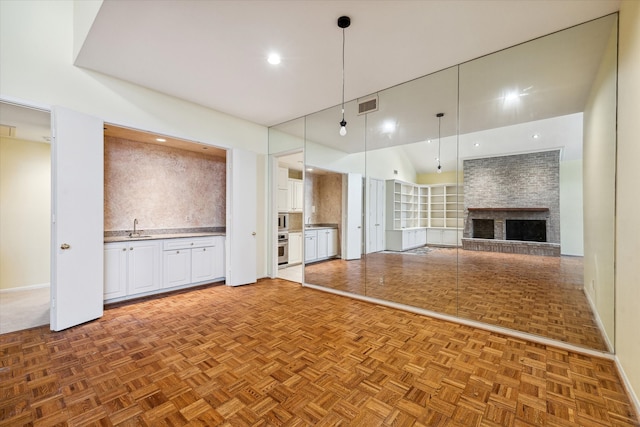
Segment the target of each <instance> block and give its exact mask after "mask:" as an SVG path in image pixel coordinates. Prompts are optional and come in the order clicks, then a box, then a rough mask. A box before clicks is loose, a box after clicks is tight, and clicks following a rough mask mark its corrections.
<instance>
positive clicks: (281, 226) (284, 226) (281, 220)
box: [278, 213, 289, 232]
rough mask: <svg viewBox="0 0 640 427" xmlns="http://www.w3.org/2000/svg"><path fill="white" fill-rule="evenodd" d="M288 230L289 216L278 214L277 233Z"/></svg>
mask: <svg viewBox="0 0 640 427" xmlns="http://www.w3.org/2000/svg"><path fill="white" fill-rule="evenodd" d="M288 229H289V214H288V213H279V214H278V232H281V231H287V230H288Z"/></svg>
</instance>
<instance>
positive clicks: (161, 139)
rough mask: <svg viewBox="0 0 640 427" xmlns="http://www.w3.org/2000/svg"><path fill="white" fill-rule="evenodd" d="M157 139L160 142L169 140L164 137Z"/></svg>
mask: <svg viewBox="0 0 640 427" xmlns="http://www.w3.org/2000/svg"><path fill="white" fill-rule="evenodd" d="M156 141H158V142H167V140H166V139H164V138H156Z"/></svg>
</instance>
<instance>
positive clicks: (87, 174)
mask: <svg viewBox="0 0 640 427" xmlns="http://www.w3.org/2000/svg"><path fill="white" fill-rule="evenodd" d="M51 130H52V135H53V139H52V144H51V160H52V168H51V169H52V178H51V182H52V197H51V199H52V203H51V211H52V226H51V246H52V247H51V258H52V260H51V261H52V262H51V319H50V322H51V326H50V327H51V330H53V331H60V330H63V329H66V328H70V327H71V326H75V325H79V324H81V323H84V322H88V321H89V320H93V319H97V318H99V317H101V316H102V312H103V292H104V274H103V271H104V270H103V269H104V259H103V256H104V252H103V249H104V209H103V204H104V197H103V188H104V177H103V171H104V161H103V156H104V151H103V145H104V143H103V122H102V120H100V119H98V118H96V117H91V116H87V115H86V114H80V113H77V112H75V111H71V110H68V109H66V108H62V107H54V108H53V110H52V114H51Z"/></svg>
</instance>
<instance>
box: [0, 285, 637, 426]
mask: <svg viewBox="0 0 640 427" xmlns="http://www.w3.org/2000/svg"><path fill="white" fill-rule="evenodd" d="M0 425H1V426H19V425H34V426H54V425H60V426H65V425H68V426H80V425H82V426H86V425H96V426H110V425H122V426H165V425H166V426H182V425H190V426H216V425H224V426H248V425H255V426H267V425H271V426H278V425H283V426H312V425H315V426H335V425H354V426H377V425H387V426H464V427H468V426H534V425H548V426H576V425H582V426H598V427H601V426H637V425H639V424H638V418H637V417H636V415H635V414H634V413H633V412H632V407H631V406H630V403H629V400H628V398H627V396H626V395H625V392H624V390H623V386H622V384H621V381H620V379H619V377H618V374H617V372H616V369H615V365H614V364H613V362H611V361H608V360H604V359H599V358H593V357H587V356H584V355H581V354H577V353H572V352H567V351H565V350H561V349H558V348H553V347H549V346H543V345H540V344H536V343H532V342H527V341H524V340H521V339H517V338H510V337H507V336H502V335H499V334H495V333H491V332H487V331H483V330H480V329H476V328H471V327H468V326H463V325H458V324H454V323H450V322H446V321H442V320H437V319H432V318H428V317H426V316H420V315H416V314H413V313H408V312H404V311H401V310H395V309H391V308H387V307H382V306H377V305H374V304H368V303H365V302H361V301H357V300H353V299H349V298H344V297H340V296H337V295H333V294H328V293H325V292H320V291H316V290H313V289H309V288H304V287H301V286H300V285H297V284H293V283H291V282H287V281H285V280H278V279H276V280H262V281H260V282H259V283H258V284H255V285H250V286H242V287H237V288H231V287H226V286H210V287H206V288H200V289H196V290H193V291H190V292H183V293H178V294H174V295H170V296H165V297H158V298H155V299H148V300H143V301H140V302H136V303H130V304H128V305H120V306H114V307H111V308H109V309H107V310H106V311H105V315H104V317H103V318H101V319H99V320H97V321H93V322H90V323H87V324H84V325H80V326H77V327H74V328H71V329H68V330H66V331H63V332H58V333H54V332H50V331H49V330H48V329H47V328H46V327H39V328H34V329H31V330H27V331H21V332H14V333H9V334H5V335H0Z"/></svg>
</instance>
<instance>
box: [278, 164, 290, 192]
mask: <svg viewBox="0 0 640 427" xmlns="http://www.w3.org/2000/svg"><path fill="white" fill-rule="evenodd" d="M288 182H289V169H287V168H283V167H278V189H283V190H286V189H287V185H288Z"/></svg>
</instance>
